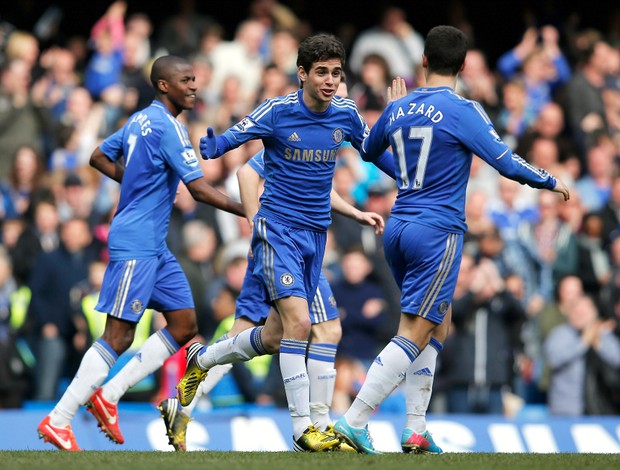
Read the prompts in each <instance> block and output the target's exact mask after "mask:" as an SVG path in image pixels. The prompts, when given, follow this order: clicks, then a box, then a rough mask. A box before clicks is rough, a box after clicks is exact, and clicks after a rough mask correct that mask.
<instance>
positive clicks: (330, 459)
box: [0, 451, 620, 470]
mask: <svg viewBox="0 0 620 470" xmlns="http://www.w3.org/2000/svg"><path fill="white" fill-rule="evenodd" d="M0 468H1V469H2V470H30V469H33V470H43V469H45V470H47V469H59V470H61V469H62V470H72V469H75V470H78V469H79V470H83V469H90V468H94V469H101V468H110V469H113V470H125V469H127V470H168V469H170V470H181V469H182V470H192V469H196V470H201V469H202V470H236V469H243V470H253V469H263V468H264V469H267V470H291V469H294V470H317V469H330V470H347V469H352V470H353V469H355V470H358V469H361V468H362V469H370V470H372V469H376V470H390V469H393V468H394V469H395V468H409V469H415V470H420V469H429V470H431V469H432V470H439V469H444V468H448V469H459V470H468V469H475V470H486V469H489V470H490V469H493V470H496V469H498V468H499V469H524V470H525V469H527V470H533V469H544V470H556V469H557V470H569V469H575V468H578V469H592V470H593V469H605V470H607V469H609V470H617V469H620V454H567V453H562V454H490V453H471V454H460V453H459V454H457V453H447V454H443V455H413V454H391V453H390V454H384V455H376V456H369V455H358V454H349V453H346V454H345V453H324V454H298V453H294V452H188V453H185V454H177V453H172V452H127V451H121V452H115V451H106V452H94V451H87V452H80V453H69V452H60V451H0Z"/></svg>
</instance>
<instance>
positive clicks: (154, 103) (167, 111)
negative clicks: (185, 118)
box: [151, 100, 172, 116]
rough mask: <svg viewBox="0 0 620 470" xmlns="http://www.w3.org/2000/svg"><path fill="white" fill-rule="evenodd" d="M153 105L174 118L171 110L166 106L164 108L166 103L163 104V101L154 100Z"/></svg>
mask: <svg viewBox="0 0 620 470" xmlns="http://www.w3.org/2000/svg"><path fill="white" fill-rule="evenodd" d="M151 105H152V106H156V107H158V108H161V109H163V110H164V112H165V113H168V114H170V116H172V113H171V112H170V110H169V109H168V108H166V106H164V103H162V102H161V101H159V100H153V102H152V103H151Z"/></svg>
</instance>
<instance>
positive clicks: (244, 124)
mask: <svg viewBox="0 0 620 470" xmlns="http://www.w3.org/2000/svg"><path fill="white" fill-rule="evenodd" d="M235 127H236V128H237V129H239V130H240V131H241V132H245V131H247V130H248V129H249V128H250V127H254V123H253V122H252V121H251V120H250V118H247V117H246V118H243V119H242V120H241V121H239V122H238V123H237V125H236V126H235Z"/></svg>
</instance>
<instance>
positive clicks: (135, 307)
mask: <svg viewBox="0 0 620 470" xmlns="http://www.w3.org/2000/svg"><path fill="white" fill-rule="evenodd" d="M142 310H144V304H143V303H142V301H141V300H139V299H136V300H134V301H133V302H131V311H132V312H133V313H142Z"/></svg>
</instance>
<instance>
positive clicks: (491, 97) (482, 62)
mask: <svg viewBox="0 0 620 470" xmlns="http://www.w3.org/2000/svg"><path fill="white" fill-rule="evenodd" d="M457 91H458V92H459V93H462V94H463V95H464V96H465V97H467V98H469V99H470V100H475V101H478V102H479V103H480V104H481V105H482V107H483V108H484V110H485V111H486V113H487V114H488V115H489V118H490V119H491V121H493V122H497V116H498V112H499V107H500V98H499V92H498V85H497V79H496V77H495V74H494V73H493V72H492V71H491V70H490V69H489V66H488V62H487V59H486V57H485V54H484V52H483V51H482V50H480V49H470V50H469V51H467V56H466V57H465V68H463V71H462V72H461V73H460V74H459V78H458V82H457Z"/></svg>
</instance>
